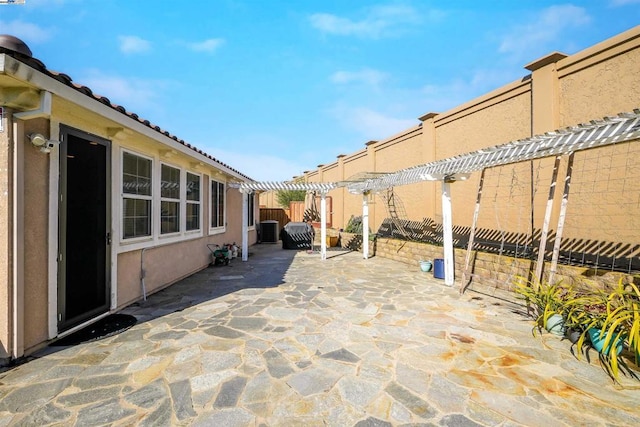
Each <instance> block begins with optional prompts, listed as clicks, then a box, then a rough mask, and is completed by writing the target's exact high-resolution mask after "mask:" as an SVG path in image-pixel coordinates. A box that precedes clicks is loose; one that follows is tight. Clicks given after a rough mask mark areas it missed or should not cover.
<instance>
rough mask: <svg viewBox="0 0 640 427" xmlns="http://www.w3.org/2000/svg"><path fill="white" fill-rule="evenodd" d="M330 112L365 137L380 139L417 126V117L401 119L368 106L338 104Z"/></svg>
mask: <svg viewBox="0 0 640 427" xmlns="http://www.w3.org/2000/svg"><path fill="white" fill-rule="evenodd" d="M329 113H330V114H331V115H332V116H333V117H334V118H335V119H337V120H338V121H339V122H341V123H342V124H343V125H344V126H345V127H347V128H349V129H352V130H355V131H356V132H358V133H359V134H360V135H362V137H363V138H365V139H369V140H380V139H384V138H387V137H390V136H392V135H395V134H396V133H398V132H400V131H402V130H404V129H406V128H409V127H411V126H415V125H416V124H417V123H418V122H417V119H400V118H396V117H391V116H388V115H385V114H383V113H381V112H379V111H374V110H372V109H370V108H366V107H347V106H336V107H334V108H333V109H332V110H330V111H329Z"/></svg>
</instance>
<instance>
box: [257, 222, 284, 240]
mask: <svg viewBox="0 0 640 427" xmlns="http://www.w3.org/2000/svg"><path fill="white" fill-rule="evenodd" d="M278 234H279V233H278V221H274V220H269V221H262V222H261V223H260V238H261V240H262V243H278V240H280V239H279V236H278Z"/></svg>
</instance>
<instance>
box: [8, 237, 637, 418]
mask: <svg viewBox="0 0 640 427" xmlns="http://www.w3.org/2000/svg"><path fill="white" fill-rule="evenodd" d="M250 249H251V256H250V257H249V261H248V262H242V261H240V260H238V259H236V260H233V261H232V263H231V264H230V266H228V267H227V266H220V267H210V268H207V269H205V270H203V271H201V272H199V273H197V274H195V275H193V276H191V277H188V278H186V279H184V280H183V281H181V282H179V283H177V284H175V285H174V286H171V287H170V288H168V289H166V290H164V291H162V292H159V293H157V294H154V295H152V296H150V297H149V299H148V300H147V301H146V302H145V303H141V304H136V305H134V306H131V307H129V308H127V309H125V310H124V311H123V312H124V313H129V314H133V315H135V316H136V317H137V319H138V323H137V324H136V325H135V326H134V327H133V328H131V329H129V330H128V331H126V332H123V333H121V334H119V335H116V336H113V337H109V338H105V339H103V340H99V341H94V342H89V343H84V344H80V345H76V346H72V347H49V348H47V349H46V350H44V351H41V352H40V353H39V354H37V355H36V357H35V358H34V359H33V360H30V361H29V362H27V363H25V364H22V365H20V366H17V367H14V368H12V369H8V370H6V371H5V372H2V373H0V426H33V425H38V426H43V425H60V426H67V425H69V426H71V425H76V426H83V427H84V426H102V425H108V426H129V425H136V426H168V425H194V426H225V427H226V426H325V425H329V426H372V427H373V426H419V425H425V426H426V425H442V426H477V425H486V426H516V425H525V426H561V425H566V426H577V425H580V426H584V425H593V426H605V425H606V426H614V425H619V426H630V425H640V411H639V410H638V408H639V407H640V381H637V380H634V379H631V378H628V377H623V379H622V383H621V384H620V385H615V384H613V382H612V381H611V379H610V378H609V377H608V376H607V375H606V373H605V372H604V371H603V369H601V368H600V366H599V364H598V361H597V356H596V355H595V354H594V353H593V351H591V352H590V355H591V359H592V360H591V363H589V362H587V361H586V360H584V358H583V359H582V360H576V358H575V357H574V356H572V355H571V353H570V351H569V347H570V345H569V343H568V342H567V341H566V340H561V339H560V338H559V337H556V336H553V335H549V334H546V335H543V336H542V337H539V336H538V337H533V336H532V334H531V330H532V329H531V328H532V323H531V321H530V320H527V319H525V318H523V317H522V316H521V315H520V314H518V313H517V312H518V311H520V310H521V307H519V306H517V305H514V304H511V303H508V302H505V301H504V300H500V299H496V298H493V297H489V296H487V295H484V294H481V293H476V292H473V291H469V292H467V293H465V294H464V295H462V296H460V295H459V294H458V292H457V288H448V287H446V286H444V283H443V281H442V280H439V279H434V278H433V276H432V275H431V274H430V273H424V272H421V271H420V269H419V268H418V266H417V265H416V266H408V265H406V264H402V263H398V262H394V261H390V260H387V259H383V258H379V257H374V258H372V259H369V260H363V259H362V258H361V254H359V253H346V254H343V253H339V252H329V256H330V258H329V259H328V260H326V261H324V262H323V261H321V260H320V257H319V255H318V254H317V253H315V254H308V253H306V252H296V251H283V250H282V249H281V248H280V246H278V245H265V244H263V245H256V246H254V247H252V248H250Z"/></svg>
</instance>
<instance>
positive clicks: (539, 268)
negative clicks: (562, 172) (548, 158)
mask: <svg viewBox="0 0 640 427" xmlns="http://www.w3.org/2000/svg"><path fill="white" fill-rule="evenodd" d="M561 157H562V156H556V160H555V162H554V164H553V173H552V174H551V184H550V185H549V198H548V199H547V208H546V210H545V213H544V222H543V223H542V232H541V233H540V246H539V248H538V262H537V264H536V276H535V277H534V280H533V289H535V290H536V291H538V288H539V287H540V283H542V272H543V270H544V255H545V251H546V250H547V239H548V238H549V225H550V222H551V213H552V211H553V198H554V196H555V193H556V185H557V182H558V168H559V167H560V158H561Z"/></svg>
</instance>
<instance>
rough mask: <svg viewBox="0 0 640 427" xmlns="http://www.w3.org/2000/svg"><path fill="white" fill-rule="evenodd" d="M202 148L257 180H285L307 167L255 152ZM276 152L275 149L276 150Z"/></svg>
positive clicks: (307, 167)
mask: <svg viewBox="0 0 640 427" xmlns="http://www.w3.org/2000/svg"><path fill="white" fill-rule="evenodd" d="M204 150H205V151H206V152H207V153H208V154H211V155H212V156H213V157H215V158H216V159H217V160H219V161H221V162H222V163H225V164H227V165H229V166H230V167H231V168H233V169H235V170H237V171H240V172H241V173H243V174H245V175H247V176H249V177H250V178H253V179H255V180H257V181H287V180H290V179H291V178H293V177H294V176H297V175H300V174H301V173H302V171H303V170H305V168H306V169H309V165H307V166H306V167H305V166H303V165H301V164H298V163H297V162H295V161H292V160H290V159H286V158H283V157H279V156H275V155H269V154H262V153H255V152H252V151H250V150H247V151H244V152H237V151H228V150H224V149H220V148H215V147H204ZM276 152H277V151H276Z"/></svg>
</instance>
